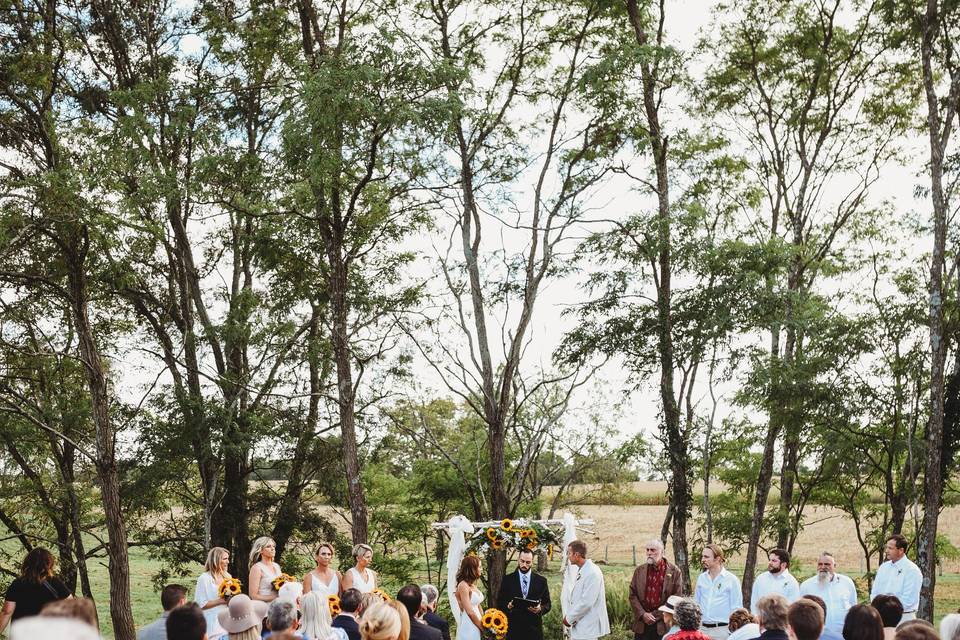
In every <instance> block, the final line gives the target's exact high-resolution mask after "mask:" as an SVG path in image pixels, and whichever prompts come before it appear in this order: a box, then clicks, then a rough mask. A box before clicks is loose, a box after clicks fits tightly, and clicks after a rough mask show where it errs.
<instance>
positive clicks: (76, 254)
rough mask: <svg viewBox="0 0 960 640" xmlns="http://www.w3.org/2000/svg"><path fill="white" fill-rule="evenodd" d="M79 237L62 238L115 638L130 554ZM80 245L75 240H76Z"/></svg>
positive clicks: (124, 627) (130, 627)
mask: <svg viewBox="0 0 960 640" xmlns="http://www.w3.org/2000/svg"><path fill="white" fill-rule="evenodd" d="M71 235H74V236H76V235H80V236H82V237H79V238H78V237H72V238H66V239H65V240H64V244H65V245H66V246H68V247H69V250H68V252H67V255H66V256H65V258H66V259H67V264H68V278H69V282H70V294H71V308H72V312H73V317H74V324H75V326H76V331H77V337H78V338H79V342H80V345H79V346H80V356H81V358H82V359H83V364H84V367H85V369H86V371H87V382H88V387H89V390H90V405H91V412H92V414H93V424H94V429H95V435H96V437H95V442H96V457H97V460H96V471H97V479H98V480H99V484H100V499H101V502H102V505H103V515H104V519H105V521H106V528H107V540H108V545H107V556H108V558H109V563H108V572H109V574H110V619H111V622H112V623H113V633H114V636H115V637H116V639H117V640H134V638H135V637H136V633H135V630H134V624H133V613H132V610H131V602H130V560H129V557H128V555H127V531H126V527H125V526H124V523H123V512H122V508H121V504H120V480H119V477H118V474H117V466H116V449H115V447H116V434H115V433H114V431H113V424H112V423H111V420H110V407H109V395H108V394H109V392H108V388H107V377H106V373H105V372H104V367H103V361H102V359H101V357H100V351H99V348H98V347H97V343H96V339H95V338H94V335H93V328H92V327H91V325H90V318H89V311H88V307H87V304H88V290H87V281H86V271H85V269H86V264H85V262H86V261H85V252H86V250H87V247H86V246H85V245H86V243H87V242H88V239H87V237H86V236H87V233H86V229H83V228H81V229H80V230H78V233H75V234H71ZM78 245H81V246H78Z"/></svg>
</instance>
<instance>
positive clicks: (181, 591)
mask: <svg viewBox="0 0 960 640" xmlns="http://www.w3.org/2000/svg"><path fill="white" fill-rule="evenodd" d="M186 603H187V590H186V588H185V587H182V586H180V585H179V584H168V585H167V586H165V587H164V588H163V590H162V591H161V592H160V606H162V607H163V613H162V614H161V615H160V617H159V618H157V619H156V620H154V621H153V622H151V623H150V624H148V625H147V626H145V627H144V628H143V629H140V632H139V633H138V634H137V640H167V616H169V615H170V612H171V611H173V610H174V609H176V608H177V607H182V606H183V605H185V604H186Z"/></svg>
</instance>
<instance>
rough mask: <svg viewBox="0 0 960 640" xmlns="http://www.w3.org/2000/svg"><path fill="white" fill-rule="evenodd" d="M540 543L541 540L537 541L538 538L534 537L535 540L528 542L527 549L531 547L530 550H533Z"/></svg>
mask: <svg viewBox="0 0 960 640" xmlns="http://www.w3.org/2000/svg"><path fill="white" fill-rule="evenodd" d="M538 544H539V542H538V541H537V539H536V538H534V539H533V540H531V541H530V542H528V543H527V549H529V550H530V551H533V550H534V549H536V548H537V545H538Z"/></svg>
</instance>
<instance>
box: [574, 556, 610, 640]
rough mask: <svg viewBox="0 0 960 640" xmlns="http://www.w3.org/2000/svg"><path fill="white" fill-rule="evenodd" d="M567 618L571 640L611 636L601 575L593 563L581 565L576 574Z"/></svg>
mask: <svg viewBox="0 0 960 640" xmlns="http://www.w3.org/2000/svg"><path fill="white" fill-rule="evenodd" d="M566 618H567V622H569V623H570V625H571V627H570V637H571V638H573V640H589V639H591V638H599V637H600V636H605V635H607V634H608V633H610V619H609V618H608V617H607V594H606V589H605V587H604V585H603V573H601V572H600V568H599V567H598V566H597V565H595V564H593V561H592V560H587V561H586V562H584V563H583V566H582V567H580V571H579V573H577V578H576V580H575V581H574V583H573V589H571V590H570V596H569V599H568V600H567V611H566Z"/></svg>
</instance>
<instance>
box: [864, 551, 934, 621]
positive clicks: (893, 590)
mask: <svg viewBox="0 0 960 640" xmlns="http://www.w3.org/2000/svg"><path fill="white" fill-rule="evenodd" d="M922 582H923V573H922V572H921V571H920V567H918V566H917V565H915V564H913V561H911V560H910V558H908V557H907V556H903V557H902V558H900V559H899V560H897V561H896V562H891V561H890V560H887V561H886V562H884V563H883V564H882V565H880V568H879V569H877V576H876V577H875V578H874V579H873V588H872V589H870V599H871V600H873V599H874V598H876V597H877V596H879V595H880V594H884V593H886V594H890V595H894V596H897V598H899V599H900V604H902V605H903V618H901V621H906V620H913V619H914V618H916V617H917V605H918V604H920V584H921V583H922Z"/></svg>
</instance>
